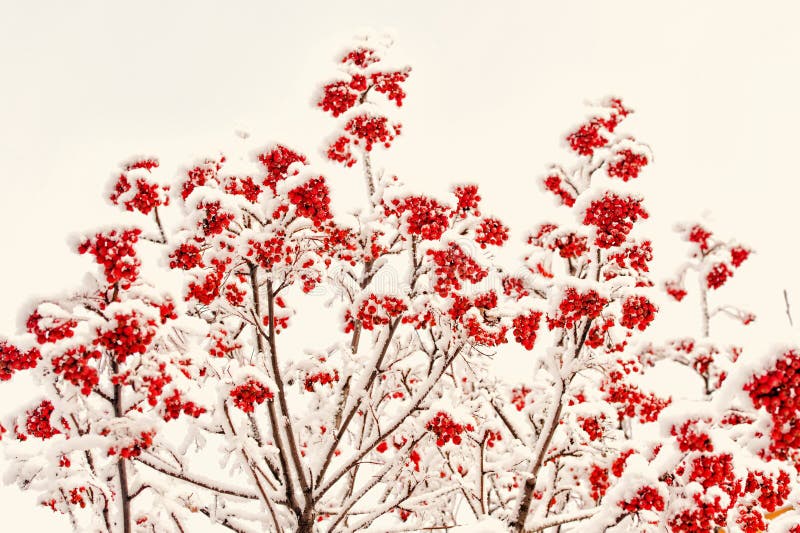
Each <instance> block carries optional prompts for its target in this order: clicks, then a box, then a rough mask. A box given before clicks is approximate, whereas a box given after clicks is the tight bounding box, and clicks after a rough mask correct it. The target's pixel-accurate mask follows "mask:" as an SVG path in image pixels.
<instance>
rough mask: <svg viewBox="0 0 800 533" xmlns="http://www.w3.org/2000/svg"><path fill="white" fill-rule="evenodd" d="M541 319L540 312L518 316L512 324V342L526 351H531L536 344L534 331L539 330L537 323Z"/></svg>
mask: <svg viewBox="0 0 800 533" xmlns="http://www.w3.org/2000/svg"><path fill="white" fill-rule="evenodd" d="M541 319H542V313H541V311H529V312H528V313H526V314H524V315H519V316H517V317H515V318H514V320H513V322H512V326H513V328H514V329H513V330H512V332H513V333H514V340H516V341H517V342H518V343H520V344H521V345H522V346H524V347H525V349H526V350H533V345H534V343H535V342H536V331H537V330H538V329H539V321H540V320H541Z"/></svg>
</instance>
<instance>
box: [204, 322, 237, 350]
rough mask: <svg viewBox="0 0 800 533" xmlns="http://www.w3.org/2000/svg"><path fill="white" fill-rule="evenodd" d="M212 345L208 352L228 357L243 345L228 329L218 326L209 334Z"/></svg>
mask: <svg viewBox="0 0 800 533" xmlns="http://www.w3.org/2000/svg"><path fill="white" fill-rule="evenodd" d="M208 338H209V341H210V342H211V346H210V347H209V348H208V353H209V355H211V356H212V357H228V356H230V354H231V353H233V352H234V351H235V350H238V349H239V348H241V347H242V345H241V344H240V343H238V342H236V341H235V340H233V339H231V338H230V336H229V335H228V331H227V330H225V329H222V328H217V329H216V330H214V331H211V332H210V333H209V334H208Z"/></svg>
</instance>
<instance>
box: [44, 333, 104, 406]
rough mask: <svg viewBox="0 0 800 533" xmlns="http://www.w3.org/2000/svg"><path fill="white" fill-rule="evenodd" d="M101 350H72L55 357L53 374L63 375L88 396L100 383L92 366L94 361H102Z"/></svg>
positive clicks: (83, 347) (81, 347)
mask: <svg viewBox="0 0 800 533" xmlns="http://www.w3.org/2000/svg"><path fill="white" fill-rule="evenodd" d="M100 357H101V354H100V351H99V350H92V349H89V348H87V347H86V346H82V345H81V346H78V347H77V348H70V349H69V350H67V351H65V352H64V353H63V354H61V355H58V356H56V357H53V372H55V373H56V374H61V375H63V377H64V379H66V380H67V381H69V382H70V383H72V384H73V385H75V386H76V387H80V389H81V394H83V395H85V396H88V395H89V393H91V392H92V390H93V389H94V387H95V386H96V385H97V384H98V383H100V377H99V376H98V374H97V369H96V368H94V367H93V366H92V365H91V362H92V360H98V359H100Z"/></svg>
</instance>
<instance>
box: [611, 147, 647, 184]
mask: <svg viewBox="0 0 800 533" xmlns="http://www.w3.org/2000/svg"><path fill="white" fill-rule="evenodd" d="M647 163H648V160H647V156H645V155H644V154H637V153H636V152H634V151H632V150H628V149H625V150H620V151H619V152H617V153H616V154H615V155H614V160H613V161H611V162H610V163H609V164H608V166H607V167H606V172H607V173H608V175H609V176H610V177H612V178H620V179H621V180H622V181H628V180H631V179H634V178H638V177H639V172H640V171H641V170H642V167H644V166H645V165H647Z"/></svg>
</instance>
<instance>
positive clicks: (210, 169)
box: [181, 157, 225, 201]
mask: <svg viewBox="0 0 800 533" xmlns="http://www.w3.org/2000/svg"><path fill="white" fill-rule="evenodd" d="M224 162H225V158H224V157H222V158H220V160H219V161H214V160H212V159H206V160H205V161H204V162H203V163H201V164H199V165H196V166H194V167H192V168H191V169H189V170H188V171H187V172H186V180H185V181H184V182H183V185H182V186H181V198H183V200H184V201H185V200H186V199H187V198H189V195H190V194H192V192H193V191H194V190H195V188H197V187H202V186H203V185H205V184H206V183H208V182H209V181H213V180H216V179H217V173H218V172H219V170H220V169H221V168H222V163H224Z"/></svg>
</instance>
